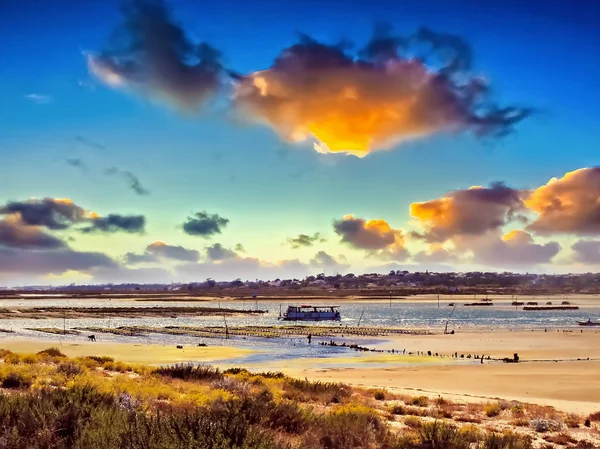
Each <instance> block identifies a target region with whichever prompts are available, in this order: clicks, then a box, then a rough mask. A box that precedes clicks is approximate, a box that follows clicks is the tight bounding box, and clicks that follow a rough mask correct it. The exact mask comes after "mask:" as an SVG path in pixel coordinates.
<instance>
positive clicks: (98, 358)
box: [85, 355, 115, 365]
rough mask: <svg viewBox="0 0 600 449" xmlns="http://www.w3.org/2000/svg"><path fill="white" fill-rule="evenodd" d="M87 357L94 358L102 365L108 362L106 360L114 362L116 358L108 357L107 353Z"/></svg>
mask: <svg viewBox="0 0 600 449" xmlns="http://www.w3.org/2000/svg"><path fill="white" fill-rule="evenodd" d="M85 358H86V359H90V360H93V361H94V362H96V363H99V364H100V365H102V364H103V363H106V362H114V361H115V359H113V358H112V357H107V356H105V355H102V356H96V355H89V356H87V357H85Z"/></svg>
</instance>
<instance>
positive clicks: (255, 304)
mask: <svg viewBox="0 0 600 449" xmlns="http://www.w3.org/2000/svg"><path fill="white" fill-rule="evenodd" d="M569 301H570V303H571V305H579V306H580V307H581V308H580V309H579V310H566V311H557V310H554V311H524V310H522V309H521V308H519V309H518V310H517V309H516V308H515V307H513V306H511V305H510V299H507V298H506V297H505V298H502V299H495V301H494V305H493V306H489V307H466V306H464V305H463V304H464V303H466V302H472V300H468V299H466V300H465V299H464V298H461V299H460V300H458V301H457V302H456V304H457V305H456V309H455V310H454V313H453V314H452V318H451V319H450V322H449V326H448V329H449V330H450V329H455V330H462V331H466V330H478V329H481V330H497V329H545V328H546V329H549V330H550V329H572V328H578V327H579V326H578V325H577V320H585V319H587V318H588V317H592V318H596V317H600V304H599V303H600V301H590V300H585V301H581V302H579V303H578V301H577V300H574V299H571V298H569ZM538 302H539V304H540V305H543V304H545V302H546V300H543V301H542V300H539V301H538ZM553 302H554V304H559V303H560V300H554V301H553ZM293 303H294V304H297V303H298V301H295V302H293ZM311 303H312V304H314V305H326V304H329V303H330V301H327V302H325V301H311ZM219 304H220V305H221V306H222V307H227V308H234V309H257V308H258V309H261V310H269V311H268V313H266V314H264V315H251V316H239V317H227V318H226V320H227V325H228V326H230V327H231V326H251V325H254V326H271V325H282V324H300V323H294V322H282V321H279V320H278V316H279V306H280V302H279V301H273V300H272V301H250V300H248V301H222V302H221V303H219V302H218V301H210V302H208V301H206V302H205V301H199V302H191V301H172V302H171V301H169V302H161V301H156V302H150V301H135V300H134V299H112V300H108V299H106V298H101V299H100V298H99V299H89V298H85V299H73V298H69V299H66V298H65V299H59V298H56V299H35V298H34V297H28V298H27V299H18V300H2V301H0V307H19V308H26V307H51V306H62V307H124V306H129V307H131V306H134V307H139V308H146V307H202V306H207V307H215V306H216V307H219ZM287 304H292V302H291V301H288V302H284V301H282V302H281V305H282V308H283V310H285V308H286V307H287ZM340 311H341V314H342V321H341V322H340V323H332V322H321V323H310V325H317V326H318V325H324V326H331V325H340V326H344V325H347V326H356V325H357V324H358V321H359V319H361V316H362V319H361V323H360V326H361V327H400V328H404V329H430V330H432V331H441V330H442V329H443V328H444V325H445V323H446V320H447V319H448V317H449V316H450V314H451V313H452V307H449V306H448V303H447V302H445V303H441V304H440V307H439V308H438V304H437V303H436V302H423V301H420V302H416V301H415V302H408V301H406V300H403V301H402V302H400V301H395V302H392V305H391V307H390V303H389V301H368V302H367V301H348V300H344V301H342V302H341V303H340ZM223 325H224V319H223V316H212V317H179V318H171V317H170V316H165V317H148V318H101V319H99V318H81V319H66V320H63V319H62V318H52V319H38V320H35V319H6V320H0V328H4V329H12V330H13V331H14V332H15V333H14V334H2V333H0V345H1V341H2V339H6V338H15V337H16V338H18V337H35V338H42V339H47V340H49V341H52V342H65V341H85V340H87V336H86V334H85V333H83V334H82V335H74V336H71V335H52V334H44V333H41V332H37V331H32V330H28V329H27V328H35V327H55V328H59V329H62V328H63V326H65V327H66V328H67V329H71V328H75V327H110V328H116V327H120V326H152V327H164V326H223ZM97 337H98V338H99V339H101V340H102V341H105V342H106V341H108V342H130V343H136V344H150V343H153V344H166V345H171V344H172V345H176V344H183V345H197V344H198V343H206V344H208V345H225V346H235V347H242V348H249V349H254V350H257V351H258V352H257V353H255V354H253V355H250V356H248V357H245V358H244V359H243V360H239V362H240V363H242V362H245V363H259V362H260V361H263V360H273V359H280V360H281V359H284V360H285V359H292V358H308V357H311V358H315V357H335V356H338V355H344V356H345V357H348V356H357V357H359V356H360V353H357V352H354V351H349V350H348V349H347V348H336V347H329V346H327V347H324V346H321V345H319V344H318V342H319V341H322V340H327V341H329V340H331V339H332V338H329V337H328V338H324V339H319V338H318V337H314V338H313V343H312V345H309V344H308V343H307V341H306V338H304V337H295V338H274V339H265V338H253V337H232V338H230V339H224V338H219V339H216V338H199V337H192V336H180V335H177V336H175V335H166V334H148V335H144V336H135V337H126V336H119V335H113V334H97ZM333 340H338V339H337V338H333ZM351 341H352V342H354V343H356V344H358V345H360V346H369V347H374V346H376V345H377V344H378V343H381V340H374V339H368V338H352V340H351ZM236 362H238V361H232V363H236Z"/></svg>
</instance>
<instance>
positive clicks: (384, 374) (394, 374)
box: [283, 361, 600, 414]
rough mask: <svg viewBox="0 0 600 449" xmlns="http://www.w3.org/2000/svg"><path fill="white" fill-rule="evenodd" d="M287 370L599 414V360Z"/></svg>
mask: <svg viewBox="0 0 600 449" xmlns="http://www.w3.org/2000/svg"><path fill="white" fill-rule="evenodd" d="M283 371H285V372H286V373H288V374H290V375H294V376H297V377H302V378H304V377H306V378H308V379H309V380H323V381H330V382H331V381H335V382H344V383H348V384H353V385H359V386H369V387H384V388H389V389H391V390H393V391H399V392H404V393H408V394H413V395H421V394H424V395H427V396H434V397H437V396H443V397H446V398H448V399H450V400H455V401H456V400H459V401H464V402H481V401H484V402H487V401H490V400H496V399H498V398H501V399H506V400H517V401H521V402H526V403H532V404H539V405H550V406H553V407H555V408H557V409H559V410H563V411H566V412H574V413H581V414H587V413H591V412H594V411H599V410H600V362H587V361H586V362H558V363H555V362H536V363H522V364H504V363H498V362H496V363H491V364H483V365H478V364H473V365H446V366H414V367H394V368H376V369H372V368H368V367H366V368H325V369H311V368H305V369H302V368H300V369H297V368H287V369H286V368H284V369H283Z"/></svg>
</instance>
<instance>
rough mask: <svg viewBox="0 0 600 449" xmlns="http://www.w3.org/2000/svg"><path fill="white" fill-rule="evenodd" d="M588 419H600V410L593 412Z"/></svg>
mask: <svg viewBox="0 0 600 449" xmlns="http://www.w3.org/2000/svg"><path fill="white" fill-rule="evenodd" d="M587 419H589V420H590V421H592V422H594V421H600V411H598V412H594V413H591V414H590V415H589V416H588V418H587Z"/></svg>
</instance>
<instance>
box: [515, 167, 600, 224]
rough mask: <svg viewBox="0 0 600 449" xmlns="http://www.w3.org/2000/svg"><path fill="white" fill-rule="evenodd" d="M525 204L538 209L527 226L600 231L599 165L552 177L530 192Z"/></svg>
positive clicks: (533, 209)
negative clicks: (536, 215) (535, 215)
mask: <svg viewBox="0 0 600 449" xmlns="http://www.w3.org/2000/svg"><path fill="white" fill-rule="evenodd" d="M525 205H526V206H527V207H528V208H529V209H531V210H532V211H535V212H537V214H538V217H537V219H536V220H535V221H534V222H533V223H531V225H529V227H528V229H529V230H532V231H534V232H536V233H539V234H561V233H564V234H578V235H597V234H600V167H593V168H580V169H579V170H574V171H571V172H568V173H566V174H565V175H564V176H563V177H562V178H560V179H557V178H552V179H551V180H550V181H549V182H548V183H547V184H546V185H543V186H541V187H538V188H537V189H535V190H534V191H532V192H531V193H530V195H529V196H528V197H527V198H526V200H525Z"/></svg>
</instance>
